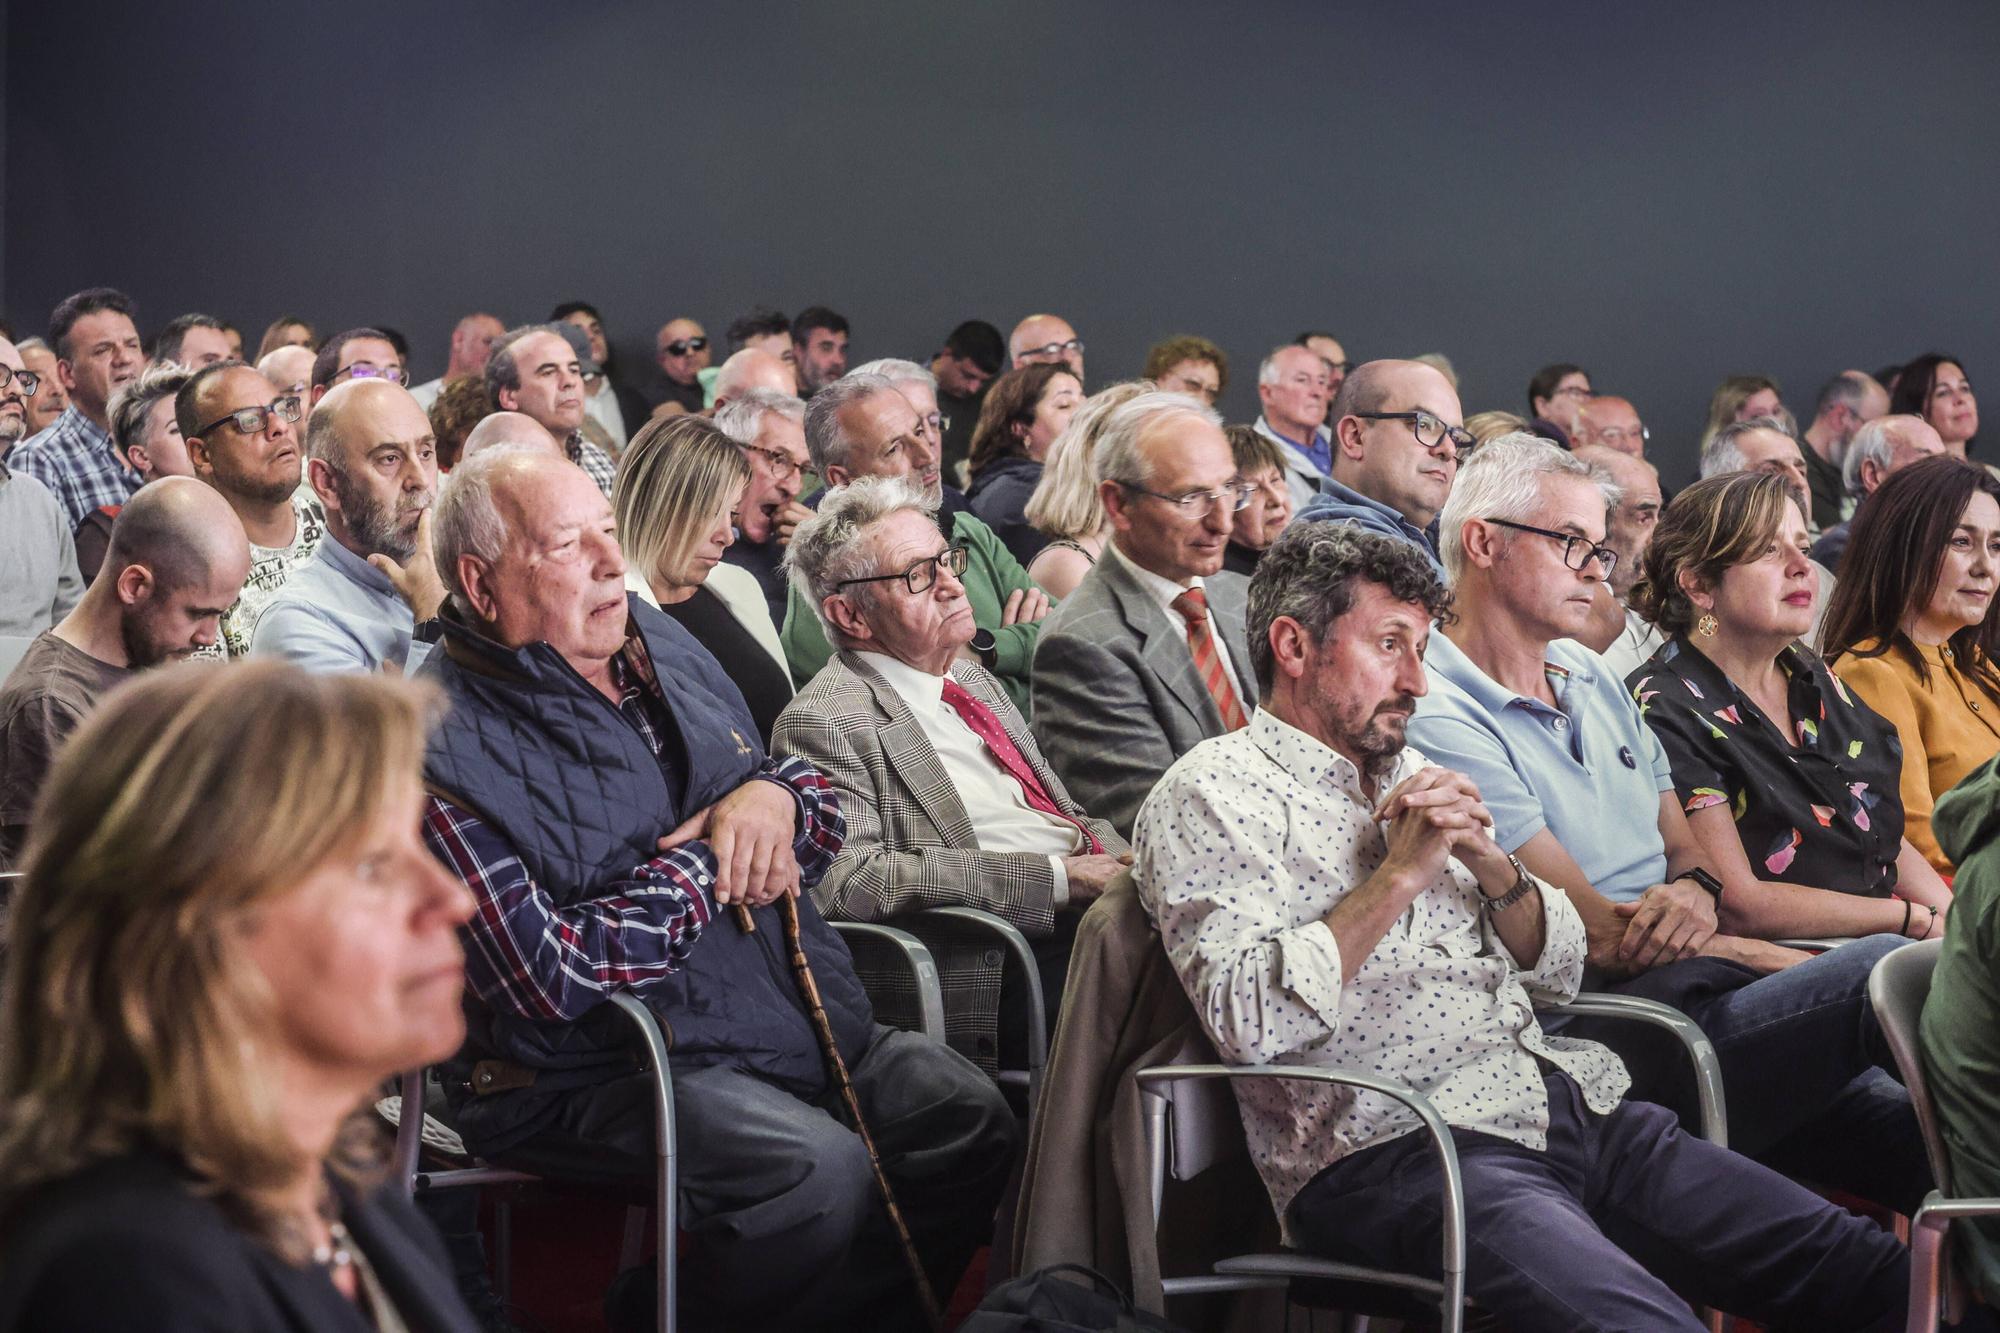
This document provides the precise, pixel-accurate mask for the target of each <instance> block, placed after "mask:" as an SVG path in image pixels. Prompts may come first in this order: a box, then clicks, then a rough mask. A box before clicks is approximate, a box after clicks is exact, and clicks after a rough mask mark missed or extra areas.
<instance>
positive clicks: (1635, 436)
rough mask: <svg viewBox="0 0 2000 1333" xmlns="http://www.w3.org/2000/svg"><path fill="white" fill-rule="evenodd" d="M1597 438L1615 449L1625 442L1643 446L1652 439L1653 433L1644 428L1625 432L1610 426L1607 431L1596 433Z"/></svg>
mask: <svg viewBox="0 0 2000 1333" xmlns="http://www.w3.org/2000/svg"><path fill="white" fill-rule="evenodd" d="M1597 438H1598V439H1599V440H1601V441H1603V442H1604V443H1605V444H1608V445H1610V446H1611V447H1612V448H1614V449H1615V448H1617V447H1618V446H1619V445H1621V444H1623V443H1625V441H1627V440H1631V441H1633V442H1634V443H1635V444H1645V443H1646V442H1647V441H1648V440H1651V439H1652V438H1653V432H1651V431H1649V430H1647V429H1646V428H1645V427H1644V426H1641V427H1639V428H1638V429H1637V430H1626V429H1625V428H1624V427H1623V426H1612V427H1609V428H1608V429H1605V430H1600V431H1598V432H1597Z"/></svg>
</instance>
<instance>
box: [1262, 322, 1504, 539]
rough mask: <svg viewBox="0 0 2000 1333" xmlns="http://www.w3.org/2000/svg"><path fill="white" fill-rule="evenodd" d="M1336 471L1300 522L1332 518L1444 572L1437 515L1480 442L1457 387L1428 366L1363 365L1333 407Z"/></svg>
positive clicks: (1411, 363) (1407, 363) (1302, 513)
mask: <svg viewBox="0 0 2000 1333" xmlns="http://www.w3.org/2000/svg"><path fill="white" fill-rule="evenodd" d="M1332 416H1333V471H1332V473H1331V474H1330V475H1329V476H1328V477H1327V479H1326V480H1325V481H1323V482H1322V483H1320V494H1319V496H1318V497H1317V498H1315V499H1314V500H1313V501H1312V502H1311V503H1309V504H1307V505H1306V506H1305V508H1304V509H1302V510H1300V511H1299V516H1298V520H1297V521H1299V522H1307V523H1310V522H1314V521H1317V520H1320V519H1331V520H1333V521H1335V522H1339V523H1353V524H1355V525H1357V526H1359V527H1363V528H1366V529H1368V530H1369V531H1370V532H1379V533H1381V534H1382V535H1383V536H1385V537H1399V538H1401V539H1402V540H1404V541H1407V542H1412V543H1414V544H1416V545H1417V546H1420V547H1422V548H1423V550H1424V553H1425V554H1426V555H1428V556H1430V558H1431V563H1432V564H1433V565H1434V566H1436V567H1437V569H1438V572H1439V573H1440V574H1442V573H1443V572H1444V566H1443V565H1442V564H1440V563H1439V561H1438V544H1437V516H1438V511H1439V510H1441V509H1443V508H1444V502H1445V500H1446V499H1447V498H1448V497H1449V496H1450V495H1451V483H1452V478H1454V477H1456V476H1457V475H1458V465H1459V464H1460V463H1461V462H1463V461H1464V460H1465V458H1466V457H1467V456H1468V455H1469V454H1471V452H1472V436H1471V434H1470V433H1469V432H1467V430H1466V429H1465V414H1464V412H1463V411H1461V410H1460V408H1459V405H1458V391H1457V390H1455V389H1453V388H1452V387H1451V381H1450V380H1448V379H1446V378H1445V377H1444V376H1443V374H1441V373H1440V372H1439V371H1437V370H1436V369H1435V368H1433V367H1431V366H1427V365H1425V364H1424V363H1423V362H1421V361H1369V362H1366V363H1365V364H1363V365H1359V366H1356V367H1355V368H1354V372H1353V373H1352V374H1350V375H1349V376H1348V377H1347V379H1346V381H1345V382H1344V383H1342V384H1341V386H1340V392H1339V393H1338V394H1336V395H1335V396H1334V400H1333V409H1332Z"/></svg>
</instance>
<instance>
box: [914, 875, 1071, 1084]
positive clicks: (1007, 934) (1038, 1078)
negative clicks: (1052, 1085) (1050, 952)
mask: <svg viewBox="0 0 2000 1333" xmlns="http://www.w3.org/2000/svg"><path fill="white" fill-rule="evenodd" d="M903 920H904V924H906V925H911V926H915V927H916V928H918V929H920V930H921V929H922V928H924V927H925V926H928V925H932V924H935V923H944V924H945V925H946V926H947V927H950V928H962V929H966V930H970V931H972V932H974V933H979V934H986V935H990V936H992V937H993V938H994V939H995V940H996V941H997V942H998V943H999V945H1000V947H1001V948H1002V949H1003V950H1005V951H1006V954H1007V957H1008V958H1009V959H1010V960H1011V961H1012V963H1013V965H1014V967H1015V969H1016V970H1017V971H1019V972H1020V974H1021V980H1022V984H1023V986H1025V987H1026V990H1027V996H1028V1033H1027V1038H1028V1041H1027V1046H1028V1067H1027V1068H1026V1069H1003V1070H1001V1071H1000V1075H999V1077H1000V1082H1001V1083H1002V1084H1005V1085H1008V1086H1011V1087H1018V1088H1025V1089H1026V1090H1027V1095H1028V1119H1029V1121H1030V1122H1032V1121H1033V1120H1034V1116H1035V1106H1036V1105H1037V1102H1038V1099H1039V1098H1040V1096H1041V1092H1042V1075H1043V1073H1044V1072H1045V1071H1046V1069H1047V1068H1048V1063H1049V1021H1048V1003H1047V999H1046V997H1045V996H1044V995H1043V993H1042V971H1041V966H1040V964H1039V963H1037V962H1036V960H1035V949H1034V946H1033V945H1031V944H1030V943H1028V937H1027V936H1026V935H1024V934H1022V933H1021V931H1020V928H1019V927H1017V926H1015V925H1014V924H1013V923H1012V922H1011V921H1008V920H1007V919H1006V918H1004V917H1001V916H997V915H995V914H994V913H992V912H988V911H986V910H985V909H983V908H978V907H957V906H951V907H927V908H925V909H924V910H923V911H921V912H917V913H915V914H914V915H913V916H910V917H906V918H904V919H903Z"/></svg>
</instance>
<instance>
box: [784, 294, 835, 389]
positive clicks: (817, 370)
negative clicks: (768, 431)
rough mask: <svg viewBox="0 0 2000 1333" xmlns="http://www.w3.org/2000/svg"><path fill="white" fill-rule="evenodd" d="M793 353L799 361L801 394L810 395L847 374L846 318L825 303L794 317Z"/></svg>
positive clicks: (809, 308)
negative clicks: (828, 307)
mask: <svg viewBox="0 0 2000 1333" xmlns="http://www.w3.org/2000/svg"><path fill="white" fill-rule="evenodd" d="M792 355H793V358H794V359H795V360H796V361H797V362H798V368H799V396H800V397H801V398H810V397H812V396H813V395H814V394H816V393H818V392H819V391H820V390H821V389H824V388H825V387H826V386H827V385H829V384H831V383H833V382H834V381H835V380H837V379H839V378H840V377H841V376H842V375H845V374H846V373H847V319H846V317H845V316H843V315H840V314H838V313H836V312H834V311H832V310H828V309H827V308H826V307H825V306H823V305H812V306H807V307H806V308H805V309H804V310H801V311H799V313H798V314H797V315H796V316H795V317H793V319H792Z"/></svg>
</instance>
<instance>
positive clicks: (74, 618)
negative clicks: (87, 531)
mask: <svg viewBox="0 0 2000 1333" xmlns="http://www.w3.org/2000/svg"><path fill="white" fill-rule="evenodd" d="M249 571H250V545H249V543H248V542H247V541H246V540H245V539H244V536H243V525H242V524H241V523H240V522H238V521H237V518H236V514H235V511H233V510H232V509H230V507H229V504H228V502H227V501H225V500H224V499H223V498H222V497H221V496H220V495H219V494H217V493H216V492H215V491H213V490H211V489H210V488H209V487H207V486H204V485H202V484H201V483H200V482H198V481H196V480H194V479H193V478H192V477H166V478H163V479H161V480H159V481H156V482H152V483H150V484H148V485H145V486H142V487H140V488H139V489H138V490H137V491H135V492H133V494H132V496H131V498H130V499H128V500H126V501H125V503H124V505H123V507H122V508H121V509H120V510H119V514H118V518H117V520H116V521H115V522H114V523H113V524H112V528H111V545H110V547H109V548H108V549H107V551H106V552H105V557H104V567H103V568H102V569H100V570H98V572H97V579H96V581H95V582H93V583H92V584H91V585H90V587H89V588H88V589H86V590H85V592H84V594H83V599H82V600H81V601H79V602H78V603H77V604H76V609H75V610H73V611H71V612H70V613H69V614H68V615H67V616H65V617H63V619H62V620H61V621H60V622H59V623H58V624H57V625H56V626H55V628H53V629H50V630H48V631H46V632H44V633H43V634H42V635H41V636H40V637H38V638H37V639H36V640H35V641H34V643H32V644H30V645H29V647H28V652H27V655H26V656H25V657H23V658H22V659H21V660H20V662H19V663H18V664H17V665H16V666H15V668H14V670H13V672H12V674H10V675H9V676H8V677H7V680H6V684H5V685H4V686H0V869H5V868H6V867H7V866H8V865H9V864H10V863H11V862H13V861H14V860H16V859H17V858H19V856H20V854H21V847H22V844H23V843H24V842H25V841H26V839H27V834H28V816H29V813H30V812H31V811H32V810H33V809H34V804H35V793H36V792H38V791H40V790H41V788H42V780H43V778H45V777H46V776H47V775H48V771H49V765H50V764H51V763H53V762H54V761H55V752H56V750H57V748H58V747H59V746H60V745H61V744H62V742H63V740H64V739H65V738H66V737H67V736H68V735H69V734H70V733H71V732H72V731H74V730H76V727H77V724H78V723H79V722H81V721H83V718H84V715H85V714H86V713H88V712H89V711H90V710H91V709H92V708H93V707H95V706H96V703H97V700H98V698H99V696H101V695H102V694H104V692H105V691H107V690H109V689H110V688H111V687H112V686H114V685H116V684H118V683H119V682H120V681H122V680H124V679H125V678H126V677H128V676H130V675H131V674H132V673H133V672H134V671H143V670H145V669H146V668H148V667H155V666H159V665H160V664H162V663H164V662H170V661H178V660H179V659H181V658H184V657H188V656H190V655H192V654H193V653H194V652H195V650H196V649H198V648H202V647H205V646H207V645H210V644H213V643H214V642H215V640H216V638H217V636H218V635H219V634H220V632H221V631H220V629H219V628H218V626H219V624H220V622H221V619H222V613H223V611H225V610H226V609H228V607H229V604H230V603H231V602H233V601H235V600H236V592H237V589H239V588H241V587H242V586H243V580H244V577H245V576H246V575H247V574H248V573H249Z"/></svg>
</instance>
